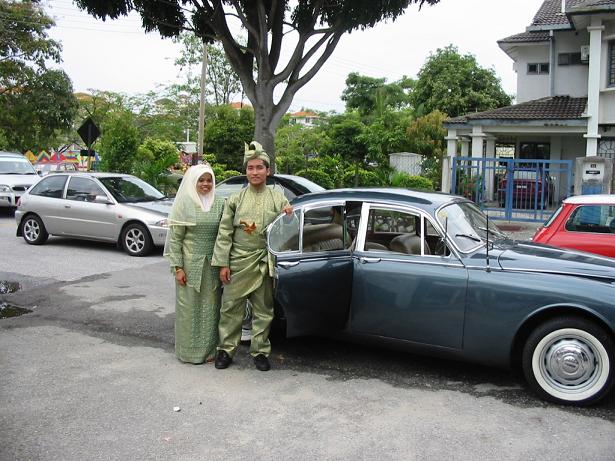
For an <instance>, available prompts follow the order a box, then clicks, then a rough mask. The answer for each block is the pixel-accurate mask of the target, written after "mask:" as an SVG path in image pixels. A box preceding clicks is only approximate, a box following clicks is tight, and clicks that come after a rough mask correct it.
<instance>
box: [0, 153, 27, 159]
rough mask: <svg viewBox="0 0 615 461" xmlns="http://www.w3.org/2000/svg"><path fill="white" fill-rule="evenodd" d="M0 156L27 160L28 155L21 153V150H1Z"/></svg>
mask: <svg viewBox="0 0 615 461" xmlns="http://www.w3.org/2000/svg"><path fill="white" fill-rule="evenodd" d="M0 157H4V158H22V159H24V160H27V159H26V157H24V156H23V155H21V154H20V153H19V152H6V151H0Z"/></svg>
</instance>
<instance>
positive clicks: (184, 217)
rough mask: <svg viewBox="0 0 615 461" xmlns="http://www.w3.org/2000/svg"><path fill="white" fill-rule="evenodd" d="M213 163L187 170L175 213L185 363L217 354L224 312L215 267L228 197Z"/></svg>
mask: <svg viewBox="0 0 615 461" xmlns="http://www.w3.org/2000/svg"><path fill="white" fill-rule="evenodd" d="M215 189H216V178H215V175H214V172H213V170H212V169H211V167H210V166H209V165H195V166H192V167H191V168H189V169H188V171H186V174H185V175H184V179H183V180H182V183H181V185H180V187H179V190H178V191H177V195H176V196H175V201H174V202H173V208H172V209H171V213H170V214H169V219H168V226H169V228H168V232H167V241H166V243H165V248H164V256H165V257H166V258H167V259H168V260H169V263H170V265H171V271H172V272H173V274H174V275H175V287H176V290H175V296H176V298H175V355H176V356H177V358H178V359H179V360H181V361H182V362H188V363H195V364H198V363H203V362H205V361H210V360H211V359H213V357H214V355H215V353H216V345H217V343H218V319H219V316H220V279H219V268H217V267H211V257H212V253H213V250H214V244H215V242H216V235H217V233H218V226H219V224H220V218H221V217H222V211H223V209H224V199H222V198H219V197H216V196H215Z"/></svg>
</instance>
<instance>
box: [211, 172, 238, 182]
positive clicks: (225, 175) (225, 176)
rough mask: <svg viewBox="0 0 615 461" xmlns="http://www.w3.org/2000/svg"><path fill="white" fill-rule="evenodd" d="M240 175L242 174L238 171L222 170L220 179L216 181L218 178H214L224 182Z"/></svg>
mask: <svg viewBox="0 0 615 461" xmlns="http://www.w3.org/2000/svg"><path fill="white" fill-rule="evenodd" d="M240 174H242V173H241V172H240V171H237V170H224V171H223V172H222V173H221V174H220V178H219V179H218V176H216V180H218V181H224V180H225V179H228V178H232V177H233V176H239V175H240Z"/></svg>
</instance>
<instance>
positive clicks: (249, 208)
mask: <svg viewBox="0 0 615 461" xmlns="http://www.w3.org/2000/svg"><path fill="white" fill-rule="evenodd" d="M243 165H244V168H245V170H246V176H247V178H248V182H249V185H248V187H246V188H244V189H242V190H241V191H240V192H238V193H236V194H234V195H231V196H230V197H229V198H228V199H227V200H226V202H225V200H224V199H223V198H220V197H216V196H215V189H216V178H215V175H214V172H213V170H212V169H211V167H210V166H209V165H195V166H193V167H191V168H190V169H189V170H188V171H187V172H186V174H185V176H184V179H183V180H182V183H181V185H180V187H179V190H178V191H177V195H176V197H175V201H174V203H173V208H172V210H171V214H170V215H169V220H168V222H169V224H168V225H169V229H168V235H167V242H166V245H165V250H164V255H165V257H167V258H168V260H169V262H170V264H171V269H172V271H173V272H174V273H175V282H176V302H175V354H176V356H177V358H178V359H179V360H181V361H182V362H188V363H203V362H205V361H211V360H213V359H214V358H215V366H216V368H227V367H228V366H229V365H230V364H231V363H232V361H233V357H234V355H235V352H236V351H237V347H238V346H239V342H240V340H241V323H242V320H243V318H244V312H245V305H246V300H247V299H249V300H250V302H251V303H252V311H253V313H252V315H253V318H252V341H251V345H250V355H252V357H253V359H254V364H255V366H256V368H257V369H259V370H261V371H267V370H269V368H270V364H269V359H268V356H269V353H270V352H271V344H270V342H269V329H270V327H271V322H272V320H273V286H272V279H271V274H270V264H269V254H268V252H267V246H266V234H265V229H266V228H267V226H268V225H269V224H270V223H271V222H273V220H274V219H275V218H276V217H277V216H278V215H279V214H280V213H282V212H285V213H286V214H290V213H292V207H291V206H290V205H289V203H288V200H287V199H286V198H285V197H284V195H283V194H281V193H280V192H278V191H275V190H273V189H272V188H269V187H267V176H268V175H269V172H270V169H269V156H268V155H267V154H266V153H265V152H264V151H263V150H262V147H261V145H260V144H258V143H257V142H252V143H250V146H246V151H245V155H244V161H243ZM221 283H222V284H223V285H224V290H223V293H222V296H221V295H220V292H221Z"/></svg>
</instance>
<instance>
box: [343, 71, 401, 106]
mask: <svg viewBox="0 0 615 461" xmlns="http://www.w3.org/2000/svg"><path fill="white" fill-rule="evenodd" d="M411 87H412V80H411V79H408V78H407V77H403V78H402V79H401V80H400V81H398V82H394V83H389V84H387V83H386V79H385V78H372V77H367V76H365V75H360V74H359V73H358V72H351V73H350V74H348V77H347V78H346V88H345V89H344V92H343V93H342V101H345V102H346V109H347V110H354V109H356V110H358V111H359V114H361V115H362V116H365V115H370V114H374V115H377V116H382V115H383V114H384V113H385V112H386V111H387V110H389V109H401V108H403V107H406V106H407V105H408V103H409V96H408V94H407V93H406V91H405V90H407V89H409V88H411Z"/></svg>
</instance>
